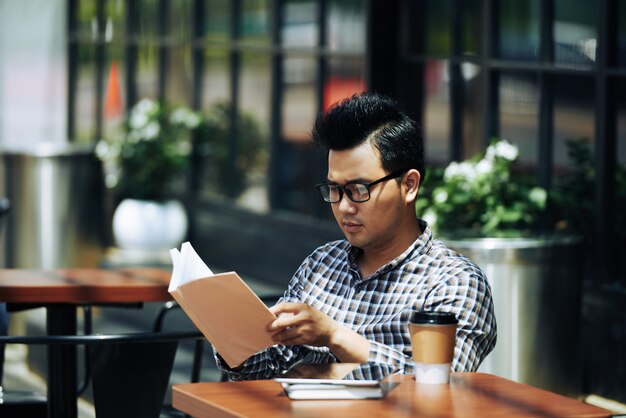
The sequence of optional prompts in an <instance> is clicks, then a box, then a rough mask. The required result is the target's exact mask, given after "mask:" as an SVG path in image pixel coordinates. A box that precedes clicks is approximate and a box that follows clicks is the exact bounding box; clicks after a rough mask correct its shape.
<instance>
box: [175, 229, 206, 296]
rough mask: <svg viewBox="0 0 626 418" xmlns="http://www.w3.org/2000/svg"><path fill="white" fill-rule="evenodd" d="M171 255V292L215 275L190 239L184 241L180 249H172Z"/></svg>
mask: <svg viewBox="0 0 626 418" xmlns="http://www.w3.org/2000/svg"><path fill="white" fill-rule="evenodd" d="M170 257H171V258H172V265H173V269H172V278H171V279H170V285H169V287H168V291H169V292H170V293H171V292H172V291H173V290H175V289H176V288H178V287H179V286H182V285H183V284H185V283H189V282H190V281H193V280H197V279H200V278H203V277H209V276H213V272H212V271H211V269H210V268H209V267H208V266H207V265H206V264H205V263H204V261H202V259H201V258H200V256H199V255H198V253H196V250H194V249H193V247H192V246H191V243H190V242H189V241H187V242H185V243H183V245H182V246H181V250H180V251H178V250H177V249H176V248H173V249H171V250H170Z"/></svg>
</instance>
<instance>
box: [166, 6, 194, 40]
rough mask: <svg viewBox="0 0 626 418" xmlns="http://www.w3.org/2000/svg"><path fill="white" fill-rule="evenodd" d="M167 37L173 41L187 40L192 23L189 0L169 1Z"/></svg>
mask: <svg viewBox="0 0 626 418" xmlns="http://www.w3.org/2000/svg"><path fill="white" fill-rule="evenodd" d="M169 7H170V9H169V13H168V14H169V16H168V19H169V22H168V29H169V33H168V35H169V38H170V39H171V40H172V42H174V43H179V42H189V40H190V39H191V30H192V27H193V26H192V25H193V23H192V22H193V20H192V19H193V15H192V11H191V0H176V1H172V2H170V3H169Z"/></svg>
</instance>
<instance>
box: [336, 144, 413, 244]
mask: <svg viewBox="0 0 626 418" xmlns="http://www.w3.org/2000/svg"><path fill="white" fill-rule="evenodd" d="M387 174H388V173H386V172H385V170H384V169H383V168H382V165H381V162H380V156H379V153H378V150H376V149H375V148H374V147H373V146H371V145H370V144H369V143H364V144H362V145H361V146H359V147H356V148H352V149H349V150H344V151H334V150H331V151H330V153H329V154H328V182H329V183H336V184H339V185H341V186H343V185H345V184H346V183H348V182H351V181H355V180H358V181H363V182H366V183H369V182H372V181H375V180H378V179H379V178H381V177H384V176H385V175H387ZM331 205H332V209H333V214H334V215H335V219H336V220H337V223H338V224H339V227H340V228H341V230H342V231H343V233H344V234H345V236H346V239H347V240H348V241H349V242H350V243H351V244H352V245H353V246H355V247H358V248H361V249H362V250H364V251H370V250H372V251H383V250H385V249H386V248H388V247H389V246H391V245H393V240H394V237H395V236H396V229H398V228H399V227H401V225H402V222H401V219H402V216H403V213H404V212H403V211H404V204H403V201H402V196H401V191H400V186H399V184H398V182H397V181H396V180H395V179H391V180H388V181H384V182H381V183H378V184H376V185H374V186H372V187H371V188H370V199H369V200H368V201H366V202H361V203H356V202H353V201H351V200H350V199H349V198H348V197H347V196H346V194H345V193H344V195H343V197H342V199H341V200H340V201H339V202H337V203H332V204H331Z"/></svg>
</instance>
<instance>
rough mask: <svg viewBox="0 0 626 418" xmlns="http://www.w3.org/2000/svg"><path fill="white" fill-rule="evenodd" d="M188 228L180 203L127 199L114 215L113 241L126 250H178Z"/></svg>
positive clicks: (121, 203) (185, 215)
mask: <svg viewBox="0 0 626 418" xmlns="http://www.w3.org/2000/svg"><path fill="white" fill-rule="evenodd" d="M187 226H188V221H187V213H186V212H185V208H184V207H183V205H182V204H181V203H180V202H179V201H177V200H168V201H165V202H156V201H150V200H137V199H124V200H122V201H121V202H120V204H119V205H118V207H117V208H116V209H115V213H114V214H113V237H114V239H115V242H116V244H117V246H118V247H120V248H122V249H124V250H133V251H159V250H169V249H170V248H174V247H178V246H180V244H181V242H182V241H183V240H184V239H185V236H186V235H187Z"/></svg>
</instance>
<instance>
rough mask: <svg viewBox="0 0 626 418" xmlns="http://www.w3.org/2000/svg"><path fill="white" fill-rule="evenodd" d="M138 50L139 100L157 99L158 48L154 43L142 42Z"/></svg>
mask: <svg viewBox="0 0 626 418" xmlns="http://www.w3.org/2000/svg"><path fill="white" fill-rule="evenodd" d="M137 50H138V51H137V55H138V58H137V100H141V99H143V98H151V99H156V98H157V96H158V92H157V89H158V78H157V62H158V49H157V47H156V46H155V45H154V44H140V45H139V47H138V48H137Z"/></svg>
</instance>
